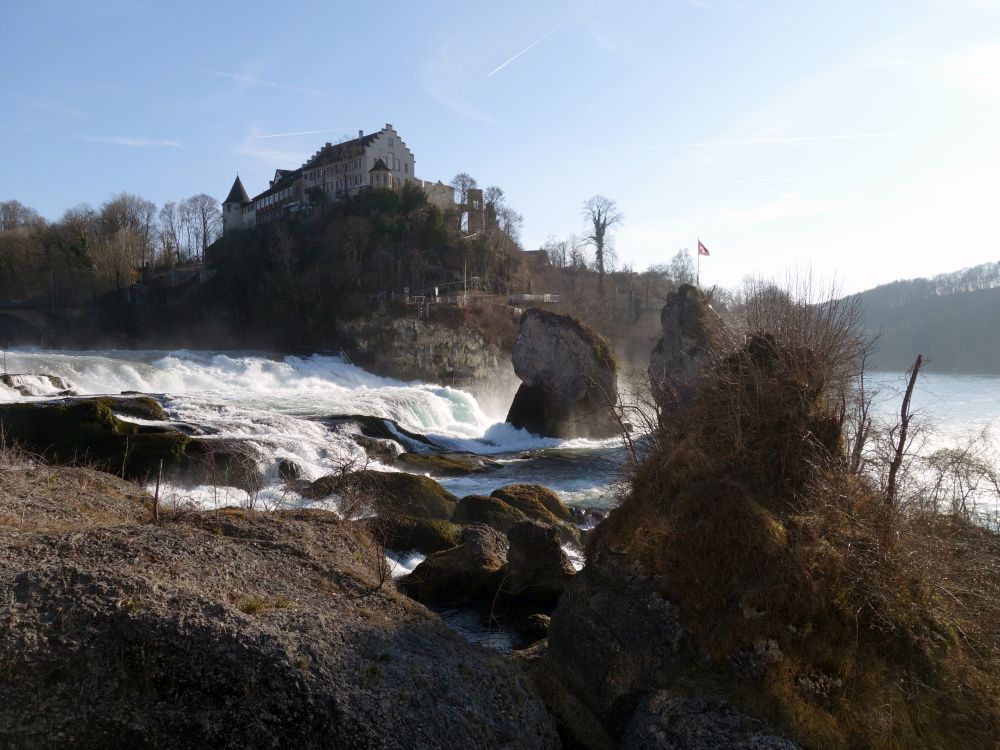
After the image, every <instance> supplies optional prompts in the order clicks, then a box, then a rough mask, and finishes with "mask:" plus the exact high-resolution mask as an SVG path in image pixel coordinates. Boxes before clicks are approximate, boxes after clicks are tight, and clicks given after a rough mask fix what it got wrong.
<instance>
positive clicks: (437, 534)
mask: <svg viewBox="0 0 1000 750" xmlns="http://www.w3.org/2000/svg"><path fill="white" fill-rule="evenodd" d="M365 527H366V528H367V529H368V530H369V531H370V532H371V534H372V536H374V537H375V538H376V539H377V540H378V542H379V544H381V545H382V546H383V547H386V548H387V549H391V550H393V551H395V552H409V551H410V550H417V552H420V553H421V554H424V555H430V554H433V553H435V552H440V551H441V550H446V549H451V548H452V547H457V546H458V545H459V543H460V542H461V541H462V527H461V526H459V525H458V524H455V523H451V522H450V521H442V520H439V519H436V518H414V517H413V516H402V515H397V516H384V517H381V518H370V519H367V520H366V521H365Z"/></svg>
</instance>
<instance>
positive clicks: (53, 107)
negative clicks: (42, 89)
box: [31, 102, 92, 120]
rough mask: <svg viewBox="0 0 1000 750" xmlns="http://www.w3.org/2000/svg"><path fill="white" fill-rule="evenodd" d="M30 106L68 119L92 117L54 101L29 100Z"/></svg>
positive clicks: (87, 118)
mask: <svg viewBox="0 0 1000 750" xmlns="http://www.w3.org/2000/svg"><path fill="white" fill-rule="evenodd" d="M31 106H32V107H34V108H35V109H40V110H41V111H42V112H49V113H51V114H54V115H59V117H65V118H67V119H70V120H89V119H90V118H91V117H92V115H90V114H88V113H87V112H83V111H81V110H79V109H73V108H72V107H66V106H63V105H61V104H56V103H55V102H31Z"/></svg>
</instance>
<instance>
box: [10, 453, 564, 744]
mask: <svg viewBox="0 0 1000 750" xmlns="http://www.w3.org/2000/svg"><path fill="white" fill-rule="evenodd" d="M60 471H63V472H67V475H66V476H65V477H64V478H63V479H62V480H60V481H64V482H70V484H69V485H68V487H69V488H72V489H74V490H75V491H77V492H78V493H81V494H84V493H86V492H87V490H88V486H89V485H88V482H89V481H90V477H92V475H90V474H86V473H83V474H79V475H76V474H75V470H60ZM73 483H75V484H73ZM67 491H69V489H67ZM11 501H12V496H11V495H10V493H3V492H0V519H3V520H0V586H2V587H3V590H4V591H6V592H8V596H7V600H6V605H5V616H4V617H3V618H2V619H0V659H2V661H3V664H4V665H5V669H4V670H2V671H0V745H2V746H4V747H108V748H131V747H175V748H196V747H198V748H200V747H220V748H257V747H301V748H320V747H345V748H346V747H352V748H355V747H356V748H399V749H400V750H402V749H403V748H462V749H463V750H468V749H470V748H494V747H500V748H512V749H513V748H555V747H558V746H559V741H558V738H557V736H556V734H555V731H554V729H553V726H552V724H551V720H550V719H549V717H548V716H547V714H546V712H545V710H544V708H543V707H542V705H541V704H540V702H539V701H538V699H537V698H535V697H534V696H533V695H532V694H531V693H530V692H528V691H527V690H526V688H525V687H524V685H523V684H522V682H521V681H520V679H519V678H517V677H516V676H515V675H514V674H513V673H512V671H511V669H510V668H509V667H508V666H507V665H506V664H505V663H504V662H503V661H502V660H501V659H499V658H497V657H495V656H493V655H490V654H489V653H487V652H485V651H483V650H481V649H478V648H476V647H473V646H471V645H470V644H468V643H466V642H465V641H463V640H461V639H460V638H459V637H458V636H457V635H456V634H455V633H453V632H452V631H451V630H449V629H448V628H447V627H446V626H444V625H443V624H442V623H441V622H440V621H439V620H438V619H437V618H436V617H434V616H433V615H431V614H430V613H428V612H427V610H426V609H424V608H423V607H422V606H420V605H418V604H416V603H414V602H412V601H410V600H409V599H407V598H405V597H402V596H400V595H399V594H397V593H395V591H394V590H393V586H392V584H391V582H385V583H384V585H381V587H380V575H379V571H380V567H379V565H378V557H377V556H373V555H377V548H376V547H375V546H374V545H373V544H372V542H371V539H370V538H369V537H368V536H367V535H366V534H364V533H362V532H360V531H358V530H357V529H356V528H355V527H353V526H352V525H351V524H346V523H342V522H340V521H339V520H338V519H337V518H336V517H335V516H334V515H332V514H330V513H326V512H323V511H295V512H280V513H274V514H258V513H252V512H245V511H222V512H214V513H190V514H184V515H181V516H178V517H175V518H172V519H169V520H167V521H166V522H165V523H164V524H163V525H159V526H157V525H135V523H134V519H133V517H134V515H135V514H142V513H143V510H144V509H143V505H142V502H141V499H140V498H137V497H134V498H131V499H128V498H123V501H122V503H123V505H126V506H128V507H129V508H131V509H130V510H127V511H125V512H123V514H122V516H121V518H120V519H119V520H118V521H115V520H114V519H111V518H109V517H106V516H105V517H102V518H101V519H98V520H99V522H98V523H96V524H93V525H88V524H87V523H86V522H81V520H80V516H79V514H78V513H76V512H75V511H74V513H73V514H71V515H68V516H67V517H65V518H58V517H56V516H52V517H48V518H42V519H41V520H40V521H39V522H38V523H36V524H34V529H33V530H31V531H25V530H24V528H25V527H24V526H23V525H21V526H17V527H15V528H11V526H10V524H9V522H8V520H7V519H9V518H11V517H15V516H17V515H18V512H19V511H20V510H21V509H20V508H18V507H15V506H12V505H11ZM67 525H69V526H70V527H71V528H69V529H67V528H66V526H67Z"/></svg>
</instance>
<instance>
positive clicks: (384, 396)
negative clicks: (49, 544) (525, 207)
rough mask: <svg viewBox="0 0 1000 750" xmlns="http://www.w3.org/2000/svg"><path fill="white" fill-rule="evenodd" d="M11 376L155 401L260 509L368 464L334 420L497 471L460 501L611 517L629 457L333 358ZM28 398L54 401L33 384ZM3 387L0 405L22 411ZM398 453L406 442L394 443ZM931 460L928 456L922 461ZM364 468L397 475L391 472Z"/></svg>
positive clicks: (112, 361)
mask: <svg viewBox="0 0 1000 750" xmlns="http://www.w3.org/2000/svg"><path fill="white" fill-rule="evenodd" d="M6 369H7V372H11V373H47V374H51V375H57V376H59V377H60V378H62V379H63V380H64V381H66V383H67V384H68V386H69V388H71V389H73V390H74V391H76V392H78V393H80V394H81V395H83V394H87V395H90V394H118V393H121V392H122V391H138V392H142V393H148V394H152V395H154V396H156V397H157V398H159V399H160V400H161V402H162V403H163V405H164V407H165V408H166V410H167V412H168V413H169V414H170V416H171V418H172V419H174V420H179V421H183V422H187V423H190V424H193V425H198V426H199V427H201V428H204V429H205V430H207V431H208V432H209V433H210V434H211V435H212V436H214V437H217V438H220V439H224V438H237V439H240V440H242V441H244V442H245V443H248V444H249V445H251V446H253V448H254V449H255V453H256V454H257V456H258V458H259V462H260V468H261V471H262V473H263V474H264V476H265V478H266V479H267V481H268V487H267V488H266V489H265V490H264V491H263V493H261V494H260V495H259V496H258V497H256V498H255V502H259V503H260V504H261V505H262V506H263V507H269V508H270V507H288V506H309V505H313V504H314V503H310V502H308V501H305V500H303V499H302V498H301V497H299V496H298V495H296V494H294V493H290V492H288V491H287V490H285V489H283V488H282V486H281V482H280V481H279V477H278V462H279V461H281V460H282V459H284V460H289V461H294V462H295V464H297V465H298V466H299V467H300V469H301V472H302V476H303V477H304V478H306V479H316V478H318V477H320V476H323V475H325V474H329V473H331V472H334V471H337V470H338V469H339V468H340V467H341V466H342V465H343V464H344V462H345V461H350V460H352V459H353V460H357V461H364V460H365V455H364V452H363V451H362V449H361V448H360V447H359V446H358V445H357V443H356V442H355V441H354V440H353V439H352V437H351V430H352V428H351V426H350V425H347V426H341V427H339V428H332V427H331V426H330V425H329V423H328V422H324V421H323V420H324V419H326V418H329V417H331V416H335V415H354V414H360V415H367V416H376V417H380V418H384V419H387V420H392V422H393V423H395V424H398V425H400V426H401V427H403V428H405V429H407V430H410V431H413V432H416V433H420V434H423V435H426V436H428V437H429V438H431V439H432V440H433V441H435V442H437V443H438V444H440V445H442V446H445V447H447V448H449V449H454V450H464V451H472V452H475V453H479V454H488V455H490V456H492V457H493V458H495V459H496V460H497V461H499V463H500V467H499V468H498V469H494V470H491V471H488V472H486V473H482V474H474V475H470V476H467V477H460V478H443V479H440V481H441V482H442V484H444V485H445V486H446V487H447V488H448V489H449V490H450V491H452V492H453V493H455V494H456V495H459V496H462V495H467V494H473V493H477V494H489V492H491V491H492V490H493V489H495V488H497V487H499V486H501V485H504V484H509V483H511V482H535V483H539V484H544V485H546V486H548V487H551V488H552V489H554V490H555V491H557V492H558V493H559V494H560V495H561V496H562V497H563V499H564V500H565V502H566V503H567V504H569V505H570V506H575V507H579V508H608V507H610V506H611V505H613V503H614V483H615V482H616V481H617V480H618V479H619V477H620V474H621V464H622V461H623V459H624V453H623V450H622V448H621V445H620V443H619V441H617V440H607V441H592V440H569V441H564V440H554V439H547V438H539V437H537V436H535V435H532V434H530V433H527V432H525V431H523V430H518V429H515V428H513V427H511V426H510V425H507V424H505V423H504V422H503V419H504V416H505V415H504V414H503V413H502V411H498V412H490V411H488V410H486V409H484V407H483V406H482V405H481V404H480V403H479V402H478V401H477V400H476V398H475V397H473V396H472V395H471V394H470V393H468V392H466V391H463V390H460V389H456V388H450V387H446V386H439V385H434V384H427V383H415V382H410V383H407V382H401V381H398V380H393V379H390V378H383V377H379V376H376V375H372V374H371V373H368V372H365V371H364V370H362V369H360V368H358V367H355V366H353V365H351V364H349V363H347V362H345V361H344V360H343V359H342V358H340V357H335V356H326V355H319V354H317V355H312V356H301V357H299V356H283V357H282V356H269V355H266V354H260V353H253V352H202V351H198V352H195V351H184V350H181V351H87V352H68V351H10V352H7V353H6ZM873 380H874V382H875V384H876V385H877V386H880V387H881V395H880V397H879V398H878V399H877V401H876V408H877V410H878V411H879V413H880V414H882V415H883V416H885V417H886V418H891V417H892V415H893V413H894V412H896V411H898V408H899V398H900V392H901V389H902V387H903V386H904V384H905V377H904V375H903V374H902V373H880V374H876V375H875V376H874V378H873ZM33 387H35V388H36V389H37V392H38V393H40V394H49V395H53V394H54V393H55V392H56V390H57V388H56V387H54V386H52V385H51V384H49V383H48V382H47V381H44V380H39V381H37V382H36V383H33ZM39 397H44V396H35V397H25V396H22V395H21V394H19V393H18V392H17V391H16V390H13V389H11V388H8V387H6V386H4V385H2V384H0V401H16V400H27V399H29V398H39ZM914 406H915V407H916V408H917V410H918V411H919V412H920V413H921V414H922V416H923V417H924V419H925V421H926V422H928V423H929V424H931V425H932V426H933V428H934V432H933V433H932V435H931V437H930V438H929V443H928V446H926V448H931V449H932V448H934V447H942V446H946V445H949V444H952V443H955V442H958V441H960V440H962V439H963V438H964V436H966V435H967V434H969V433H971V432H976V431H980V430H983V429H987V430H994V431H995V428H996V427H998V426H1000V424H998V422H1000V378H998V377H995V376H974V375H947V374H935V373H932V374H927V375H924V376H922V377H921V380H920V382H919V386H918V388H917V391H916V393H915V396H914ZM400 442H401V446H400V447H401V449H402V447H404V443H405V441H404V440H402V439H401V441H400ZM926 448H925V449H926ZM372 468H376V469H383V470H386V471H392V470H393V468H392V467H390V466H384V465H379V464H373V465H372ZM166 494H167V497H170V498H172V499H173V500H175V501H177V502H185V503H193V504H196V505H199V506H201V507H204V508H212V507H219V506H220V505H231V504H237V505H239V504H245V503H246V502H248V496H247V494H246V493H245V492H244V491H242V490H237V489H234V488H219V487H208V486H205V487H196V488H183V489H182V488H177V487H168V488H166Z"/></svg>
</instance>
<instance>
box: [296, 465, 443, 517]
mask: <svg viewBox="0 0 1000 750" xmlns="http://www.w3.org/2000/svg"><path fill="white" fill-rule="evenodd" d="M303 494H304V495H305V496H306V497H309V498H312V499H316V500H320V499H323V498H326V497H329V496H330V495H338V496H339V497H340V499H341V503H342V504H343V505H342V510H343V512H345V513H346V514H347V515H349V516H351V515H355V514H364V513H370V512H372V511H374V512H375V513H377V514H378V515H379V516H382V517H388V516H413V517H415V518H430V519H438V520H442V521H447V520H449V519H450V518H451V514H452V512H453V511H454V509H455V502H456V501H457V500H458V498H457V497H455V496H454V495H452V494H451V493H450V492H448V491H447V490H446V489H444V487H442V486H441V485H440V484H438V483H437V482H435V481H434V480H433V479H431V478H430V477H425V476H421V475H419V474H406V473H404V472H401V471H391V472H389V471H374V470H372V469H363V470H361V471H354V472H350V473H347V474H330V475H327V476H325V477H320V478H319V479H317V480H316V481H314V482H313V483H312V484H311V485H310V486H309V487H308V488H305V489H304V491H303Z"/></svg>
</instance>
